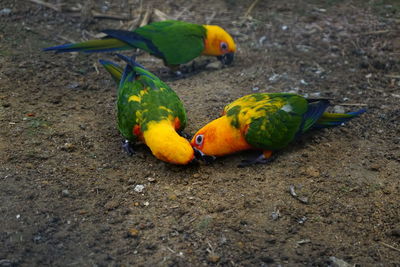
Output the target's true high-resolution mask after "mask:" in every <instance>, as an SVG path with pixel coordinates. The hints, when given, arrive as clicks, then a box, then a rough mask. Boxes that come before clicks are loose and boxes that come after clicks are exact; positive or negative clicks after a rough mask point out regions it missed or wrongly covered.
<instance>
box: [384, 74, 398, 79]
mask: <svg viewBox="0 0 400 267" xmlns="http://www.w3.org/2000/svg"><path fill="white" fill-rule="evenodd" d="M385 77H388V78H393V79H400V75H393V74H387V75H385Z"/></svg>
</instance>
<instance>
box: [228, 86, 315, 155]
mask: <svg viewBox="0 0 400 267" xmlns="http://www.w3.org/2000/svg"><path fill="white" fill-rule="evenodd" d="M307 106H308V104H307V100H306V99H305V98H303V97H301V96H299V95H295V94H285V93H274V94H267V93H260V94H252V95H247V96H244V97H242V98H239V99H238V100H236V101H235V102H233V103H231V104H230V105H228V106H227V107H226V108H225V112H226V115H227V116H228V117H230V118H231V123H232V125H233V126H234V127H236V128H239V127H240V128H241V130H242V131H243V132H244V134H245V139H246V141H247V142H248V143H249V144H251V145H252V146H254V147H256V148H261V149H265V150H277V149H281V148H283V147H285V146H287V145H288V143H290V142H291V141H292V140H293V139H294V138H295V136H296V134H297V133H298V132H299V129H300V128H301V127H302V121H303V115H304V114H305V113H306V111H307V108H308V107H307Z"/></svg>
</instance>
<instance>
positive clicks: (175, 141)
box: [143, 120, 194, 165]
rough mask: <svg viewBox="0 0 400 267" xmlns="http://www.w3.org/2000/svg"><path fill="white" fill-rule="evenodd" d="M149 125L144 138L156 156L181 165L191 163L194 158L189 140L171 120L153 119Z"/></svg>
mask: <svg viewBox="0 0 400 267" xmlns="http://www.w3.org/2000/svg"><path fill="white" fill-rule="evenodd" d="M147 127H148V128H147V130H146V131H144V132H143V138H144V141H145V143H146V145H147V146H148V147H149V148H150V150H151V152H152V153H153V155H154V156H155V157H156V158H158V159H160V160H162V161H165V162H169V163H172V164H179V165H185V164H189V163H190V162H191V161H192V160H193V159H194V151H193V148H192V146H191V145H190V143H189V141H188V140H186V139H185V138H183V137H182V136H180V135H179V134H178V133H177V132H176V131H175V127H173V126H172V125H171V122H170V121H168V120H164V121H159V122H156V121H153V122H150V123H149V125H148V126H147Z"/></svg>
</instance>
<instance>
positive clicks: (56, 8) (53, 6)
mask: <svg viewBox="0 0 400 267" xmlns="http://www.w3.org/2000/svg"><path fill="white" fill-rule="evenodd" d="M29 1H31V2H33V3H36V4H38V5H42V6H45V7H48V8H50V9H53V10H55V11H58V12H60V11H61V7H60V6H59V5H53V4H50V3H47V2H44V1H42V0H29Z"/></svg>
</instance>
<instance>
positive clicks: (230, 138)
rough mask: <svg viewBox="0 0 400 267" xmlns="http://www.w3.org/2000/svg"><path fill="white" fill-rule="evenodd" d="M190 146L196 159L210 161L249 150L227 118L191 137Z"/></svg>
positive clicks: (213, 122)
mask: <svg viewBox="0 0 400 267" xmlns="http://www.w3.org/2000/svg"><path fill="white" fill-rule="evenodd" d="M190 144H191V145H192V147H193V149H194V151H195V155H196V157H197V158H200V159H202V160H205V161H206V162H209V161H212V159H213V158H215V156H224V155H228V154H232V153H235V152H238V151H242V150H246V149H250V148H251V147H250V145H249V144H248V143H247V142H246V140H245V139H244V136H243V134H242V132H241V131H240V129H237V128H235V127H233V126H232V124H231V122H230V120H229V118H228V117H227V116H222V117H220V118H218V119H216V120H213V121H212V122H210V123H208V124H207V125H206V126H204V127H203V128H201V129H200V130H199V131H198V132H197V133H196V134H195V135H194V137H193V139H192V140H191V142H190Z"/></svg>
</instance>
